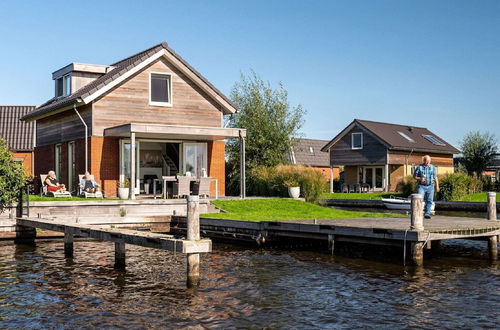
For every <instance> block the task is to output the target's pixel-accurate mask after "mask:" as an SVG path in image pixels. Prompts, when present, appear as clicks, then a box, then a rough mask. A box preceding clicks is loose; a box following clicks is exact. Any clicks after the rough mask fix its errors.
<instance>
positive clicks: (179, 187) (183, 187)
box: [172, 176, 192, 198]
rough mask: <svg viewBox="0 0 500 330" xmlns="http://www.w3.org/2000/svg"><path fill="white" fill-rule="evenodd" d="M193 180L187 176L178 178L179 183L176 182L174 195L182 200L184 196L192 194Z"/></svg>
mask: <svg viewBox="0 0 500 330" xmlns="http://www.w3.org/2000/svg"><path fill="white" fill-rule="evenodd" d="M191 181H192V180H191V178H190V177H187V176H179V177H177V182H174V189H173V191H172V195H174V196H177V197H178V198H181V197H183V196H189V195H190V194H191V189H190V187H191Z"/></svg>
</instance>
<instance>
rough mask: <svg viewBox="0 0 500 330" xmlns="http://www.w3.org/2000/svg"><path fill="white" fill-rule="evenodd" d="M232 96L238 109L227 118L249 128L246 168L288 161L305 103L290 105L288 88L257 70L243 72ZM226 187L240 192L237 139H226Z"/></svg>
mask: <svg viewBox="0 0 500 330" xmlns="http://www.w3.org/2000/svg"><path fill="white" fill-rule="evenodd" d="M231 100H232V101H233V103H234V104H235V105H236V106H237V107H238V110H239V111H238V113H236V114H234V115H231V116H230V117H229V118H228V119H227V122H226V125H227V126H228V127H239V128H246V129H247V140H246V148H245V151H246V169H247V171H249V170H251V169H253V168H255V167H257V166H259V165H263V166H276V165H278V164H282V163H286V162H287V153H289V152H290V150H291V148H292V146H293V144H294V143H295V138H297V137H299V130H300V128H301V127H302V125H303V123H304V120H303V117H304V114H305V110H304V109H303V108H302V106H300V105H298V106H296V107H291V106H290V104H289V103H288V92H287V90H286V89H285V88H284V87H283V84H282V83H279V85H278V87H277V88H275V89H273V88H272V87H271V85H270V83H269V82H265V81H263V80H262V79H261V78H260V77H259V76H258V75H257V74H256V73H255V72H254V71H252V72H251V74H250V75H248V76H245V75H244V74H242V75H241V78H240V81H239V82H237V83H236V84H235V85H234V86H233V89H232V91H231ZM226 150H227V156H228V162H227V168H226V172H227V178H228V182H227V187H228V192H229V193H230V194H236V193H237V192H239V178H240V176H239V162H240V156H239V152H240V146H239V142H238V141H236V140H232V141H229V142H228V143H227V148H226Z"/></svg>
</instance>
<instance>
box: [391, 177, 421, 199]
mask: <svg viewBox="0 0 500 330" xmlns="http://www.w3.org/2000/svg"><path fill="white" fill-rule="evenodd" d="M396 191H398V192H400V193H402V194H403V195H404V196H410V195H411V194H414V193H416V192H417V180H415V179H414V178H413V177H412V176H411V175H407V176H405V177H404V178H403V179H401V180H400V181H399V182H398V184H397V185H396Z"/></svg>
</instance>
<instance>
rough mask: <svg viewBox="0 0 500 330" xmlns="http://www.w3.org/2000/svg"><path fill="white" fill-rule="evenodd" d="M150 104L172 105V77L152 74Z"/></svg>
mask: <svg viewBox="0 0 500 330" xmlns="http://www.w3.org/2000/svg"><path fill="white" fill-rule="evenodd" d="M149 86H150V97H149V104H151V105H157V106H171V105H172V76H171V75H169V74H164V73H151V76H150V84H149Z"/></svg>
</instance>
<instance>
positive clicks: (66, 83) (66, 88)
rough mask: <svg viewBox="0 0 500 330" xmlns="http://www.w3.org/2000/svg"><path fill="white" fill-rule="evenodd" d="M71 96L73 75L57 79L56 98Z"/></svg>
mask: <svg viewBox="0 0 500 330" xmlns="http://www.w3.org/2000/svg"><path fill="white" fill-rule="evenodd" d="M70 94H71V75H69V74H67V75H65V76H62V77H60V78H57V79H56V97H60V96H68V95H70Z"/></svg>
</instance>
